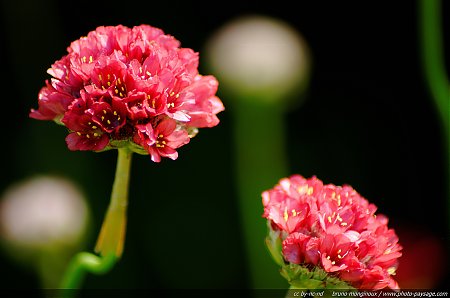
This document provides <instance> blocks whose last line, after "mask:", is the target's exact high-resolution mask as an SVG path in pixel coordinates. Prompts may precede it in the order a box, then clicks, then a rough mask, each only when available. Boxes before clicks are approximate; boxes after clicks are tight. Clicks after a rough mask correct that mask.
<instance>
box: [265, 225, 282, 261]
mask: <svg viewBox="0 0 450 298" xmlns="http://www.w3.org/2000/svg"><path fill="white" fill-rule="evenodd" d="M267 229H268V233H267V237H266V240H265V241H266V247H267V248H268V249H269V252H270V255H271V256H272V258H273V260H274V261H275V262H276V263H277V264H278V265H279V266H284V260H283V255H282V254H281V249H282V243H281V237H280V231H274V230H273V229H272V228H271V227H270V222H269V221H267Z"/></svg>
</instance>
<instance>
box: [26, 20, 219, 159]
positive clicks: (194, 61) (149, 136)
mask: <svg viewBox="0 0 450 298" xmlns="http://www.w3.org/2000/svg"><path fill="white" fill-rule="evenodd" d="M67 51H68V54H67V55H66V56H64V57H62V59H60V60H58V61H56V62H55V63H54V64H53V65H52V67H51V68H50V69H49V70H48V73H49V74H50V75H51V76H52V77H53V78H52V79H51V80H50V81H47V82H46V86H45V87H43V88H42V89H41V91H40V92H39V102H38V103H39V108H38V109H37V110H31V113H30V117H32V118H35V119H39V120H55V121H56V122H58V123H60V124H63V125H65V126H66V127H67V128H68V129H69V130H70V133H69V135H68V136H67V137H66V142H67V146H68V147H69V149H70V150H93V151H100V150H105V149H110V148H114V147H118V146H119V147H120V146H125V145H126V146H129V147H130V148H131V149H134V150H136V152H139V153H148V154H150V156H151V159H152V160H153V161H155V162H159V161H160V160H161V157H168V158H171V159H176V158H177V157H178V153H177V151H176V150H175V149H177V148H179V147H181V146H182V145H184V144H187V143H188V142H189V140H190V137H192V136H194V135H195V133H196V131H197V128H201V127H213V126H215V125H217V124H218V123H219V119H218V118H217V116H216V114H217V113H219V112H221V111H223V110H224V107H223V105H222V102H221V101H220V99H219V98H218V97H216V95H215V94H216V92H217V87H218V82H217V80H216V79H215V78H214V77H213V76H202V75H200V74H199V73H198V62H199V57H198V53H196V52H194V51H193V50H191V49H188V48H181V47H180V42H179V41H178V40H176V39H175V38H173V37H172V36H170V35H165V34H164V32H163V31H162V30H160V29H158V28H154V27H151V26H148V25H141V26H136V27H133V28H128V27H125V26H122V25H119V26H116V27H112V26H108V27H98V28H97V29H96V30H95V31H92V32H89V34H88V35H87V36H86V37H82V38H80V39H78V40H76V41H74V42H72V43H71V45H70V46H69V47H68V49H67Z"/></svg>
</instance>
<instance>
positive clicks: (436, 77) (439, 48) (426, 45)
mask: <svg viewBox="0 0 450 298" xmlns="http://www.w3.org/2000/svg"><path fill="white" fill-rule="evenodd" d="M418 1H419V2H418V4H419V5H418V11H419V14H420V15H419V20H420V22H419V26H420V28H419V30H420V44H421V50H422V64H423V70H424V73H425V80H426V83H427V85H428V88H429V89H430V93H431V95H432V97H433V100H434V102H435V104H436V107H437V110H438V113H439V116H440V118H441V123H442V131H443V134H444V140H446V141H445V145H446V148H445V152H446V164H447V167H446V169H447V180H449V179H450V84H449V81H448V77H447V73H446V70H445V61H444V47H443V40H442V38H443V31H442V14H441V8H442V3H441V1H440V0H418ZM447 182H448V181H447ZM447 184H448V185H449V186H450V183H447ZM447 191H448V194H447V196H448V212H449V214H450V188H449V189H448V190H447ZM449 218H450V217H449ZM449 228H450V221H449Z"/></svg>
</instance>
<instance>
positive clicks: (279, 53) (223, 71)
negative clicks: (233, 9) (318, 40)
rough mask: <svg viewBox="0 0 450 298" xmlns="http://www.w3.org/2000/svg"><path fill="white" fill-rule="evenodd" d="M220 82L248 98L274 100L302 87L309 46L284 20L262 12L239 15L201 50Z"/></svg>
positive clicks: (305, 77) (306, 76)
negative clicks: (261, 14)
mask: <svg viewBox="0 0 450 298" xmlns="http://www.w3.org/2000/svg"><path fill="white" fill-rule="evenodd" d="M204 53H205V55H206V56H207V59H208V63H209V65H210V67H211V69H212V72H213V73H214V75H216V76H217V77H218V78H219V81H220V82H221V86H222V87H223V88H225V89H227V88H228V89H231V91H232V92H234V93H235V94H239V95H243V97H248V98H258V99H260V100H267V101H274V100H277V101H278V100H280V99H283V98H285V97H286V96H287V95H289V94H291V93H292V92H293V91H298V90H302V89H303V88H304V87H305V85H306V83H307V80H308V74H309V68H310V58H309V49H308V47H307V44H306V43H305V41H304V40H303V38H302V36H301V35H300V33H299V32H297V31H296V30H295V29H294V28H293V27H291V26H290V25H288V24H287V23H285V22H283V21H281V20H277V19H274V18H270V17H265V16H245V17H240V18H238V19H236V20H233V21H231V22H230V23H228V24H226V25H224V26H223V27H222V28H220V29H219V30H218V31H217V32H216V33H214V34H213V36H212V37H211V39H210V40H209V41H208V43H207V44H206V50H205V51H204Z"/></svg>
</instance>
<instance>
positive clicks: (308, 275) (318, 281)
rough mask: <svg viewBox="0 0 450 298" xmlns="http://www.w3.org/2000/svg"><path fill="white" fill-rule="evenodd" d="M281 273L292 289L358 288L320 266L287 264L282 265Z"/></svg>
mask: <svg viewBox="0 0 450 298" xmlns="http://www.w3.org/2000/svg"><path fill="white" fill-rule="evenodd" d="M280 273H281V275H282V276H283V277H284V278H285V279H286V280H287V281H288V282H289V284H290V285H291V289H309V290H325V289H340V290H356V289H355V288H353V287H352V286H350V285H349V284H348V283H346V282H345V281H342V280H341V279H339V278H337V277H335V276H332V275H330V274H329V273H327V272H326V271H325V270H323V269H321V268H319V267H310V266H303V265H297V264H287V265H284V266H282V267H281V270H280Z"/></svg>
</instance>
